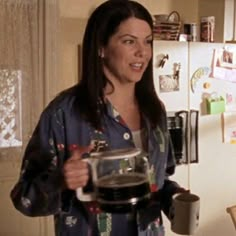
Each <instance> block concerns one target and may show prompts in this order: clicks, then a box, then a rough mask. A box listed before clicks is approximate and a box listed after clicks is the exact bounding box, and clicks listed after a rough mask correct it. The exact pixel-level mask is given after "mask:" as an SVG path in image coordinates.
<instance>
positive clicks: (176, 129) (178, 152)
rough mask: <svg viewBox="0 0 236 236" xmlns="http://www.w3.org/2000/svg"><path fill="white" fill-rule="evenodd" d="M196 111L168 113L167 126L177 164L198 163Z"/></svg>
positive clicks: (197, 113)
mask: <svg viewBox="0 0 236 236" xmlns="http://www.w3.org/2000/svg"><path fill="white" fill-rule="evenodd" d="M198 116H199V112H198V111H197V110H189V111H187V110H180V111H176V112H168V114H167V125H168V130H169V132H170V137H171V141H172V145H173V149H174V155H175V160H176V163H177V164H188V163H198Z"/></svg>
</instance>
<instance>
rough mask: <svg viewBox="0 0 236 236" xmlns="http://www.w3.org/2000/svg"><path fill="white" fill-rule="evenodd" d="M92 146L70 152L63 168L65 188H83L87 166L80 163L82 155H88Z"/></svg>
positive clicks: (77, 148) (86, 178)
mask: <svg viewBox="0 0 236 236" xmlns="http://www.w3.org/2000/svg"><path fill="white" fill-rule="evenodd" d="M92 149H93V146H92V145H90V146H86V147H78V146H76V148H74V150H72V155H71V157H70V158H69V159H68V160H67V161H66V162H65V164H64V167H63V175H64V181H65V186H66V188H68V189H71V190H76V189H77V188H80V187H84V186H85V185H86V184H87V182H88V178H89V170H88V164H87V163H86V162H85V161H82V155H83V154H85V153H89V152H90V151H91V150H92Z"/></svg>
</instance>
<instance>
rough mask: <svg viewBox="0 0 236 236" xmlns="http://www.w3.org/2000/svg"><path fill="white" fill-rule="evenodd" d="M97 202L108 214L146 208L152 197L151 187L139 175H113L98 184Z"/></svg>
mask: <svg viewBox="0 0 236 236" xmlns="http://www.w3.org/2000/svg"><path fill="white" fill-rule="evenodd" d="M95 185H96V194H97V201H98V203H99V205H100V208H101V209H102V210H104V211H106V212H113V213H114V212H115V213H124V212H129V211H133V210H134V209H137V208H141V207H144V206H145V205H146V204H147V202H148V200H149V197H150V185H149V182H148V179H147V177H146V176H145V175H143V174H139V173H127V174H112V175H108V176H104V177H102V178H100V179H99V180H98V181H97V182H96V184H95Z"/></svg>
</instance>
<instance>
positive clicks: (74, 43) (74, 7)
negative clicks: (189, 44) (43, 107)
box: [58, 0, 222, 90]
mask: <svg viewBox="0 0 236 236" xmlns="http://www.w3.org/2000/svg"><path fill="white" fill-rule="evenodd" d="M219 1H222V0H219ZM102 2H104V1H102V0H90V1H87V0H79V1H78V0H69V1H68V0H60V1H59V7H60V16H61V17H60V25H61V27H60V35H61V42H62V43H61V50H60V66H59V68H60V73H59V74H60V76H61V78H62V80H60V81H61V82H60V85H59V86H58V88H59V90H60V89H63V88H66V87H69V86H70V85H71V84H74V83H76V82H77V80H78V64H79V61H78V45H79V44H81V42H82V37H83V33H84V27H85V24H86V22H87V18H88V16H89V15H90V13H91V11H92V10H93V9H94V8H95V7H96V6H98V5H99V4H100V3H102ZM138 2H140V3H142V4H143V5H144V6H145V7H147V8H148V9H149V10H150V12H151V14H153V15H154V14H168V13H170V12H171V11H173V10H176V11H178V12H179V13H180V15H181V17H182V20H183V21H185V22H196V21H197V18H198V0H191V1H186V0H178V1H176V0H140V1H138ZM186 9H188V10H186Z"/></svg>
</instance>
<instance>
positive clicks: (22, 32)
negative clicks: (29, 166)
mask: <svg viewBox="0 0 236 236" xmlns="http://www.w3.org/2000/svg"><path fill="white" fill-rule="evenodd" d="M0 22H1V24H0V78H2V81H6V80H4V79H5V78H3V77H1V75H2V76H5V77H6V75H7V76H9V75H11V76H12V77H14V76H15V77H19V81H20V82H19V81H18V83H19V84H15V87H14V85H13V84H12V87H11V84H10V85H9V83H10V82H12V81H13V80H9V81H10V82H9V81H8V82H7V83H6V84H7V85H8V86H10V87H8V88H6V86H5V87H4V86H3V83H1V84H2V86H1V85H0V94H1V95H2V96H1V97H2V98H3V95H5V99H6V100H9V99H10V96H9V94H10V92H9V91H13V90H17V89H19V94H18V93H16V95H17V98H16V97H15V100H14V104H13V105H14V106H15V114H13V113H12V114H11V115H9V117H7V116H6V113H5V112H4V111H5V110H7V109H6V106H5V104H6V101H5V102H4V103H2V104H1V98H0V113H1V111H2V116H3V115H5V116H6V117H5V120H2V121H1V119H0V133H1V132H2V133H3V131H4V127H6V125H7V124H9V122H10V120H11V119H13V122H12V124H13V125H14V127H13V128H12V129H13V130H9V134H8V133H7V134H6V135H5V137H4V138H5V139H7V138H8V137H9V136H10V135H11V134H12V133H13V134H14V132H15V134H14V135H15V136H18V139H21V141H22V144H23V145H22V146H21V147H20V148H14V150H12V149H11V155H12V151H13V152H15V151H16V152H17V153H15V154H16V156H18V157H19V155H17V154H19V153H18V152H19V151H22V150H23V149H24V148H25V144H26V143H27V142H28V140H29V137H30V135H31V134H32V131H33V129H34V127H35V125H36V123H37V121H38V119H39V115H40V113H41V112H42V110H43V108H44V107H45V105H46V104H47V102H48V101H49V100H50V98H51V97H52V96H51V95H50V93H51V90H52V87H53V83H52V82H50V81H55V80H56V78H57V62H56V58H57V41H58V37H57V28H58V25H57V22H58V7H57V0H0ZM52 32H53V33H52ZM15 81H17V79H16V80H15ZM0 82H1V80H0ZM13 82H14V81H13ZM13 82H12V83H13ZM7 89H8V93H7V92H6V91H7ZM4 91H5V92H4ZM4 93H5V94H4ZM18 95H19V96H18ZM12 98H14V96H12ZM2 100H3V99H2ZM1 105H2V106H1ZM8 105H9V104H8ZM9 107H10V106H9ZM12 107H13V106H12ZM4 109H5V110H4ZM9 114H10V113H9ZM0 115H1V114H0ZM14 115H15V117H13V116H14ZM1 124H2V126H1ZM20 133H21V134H20ZM0 142H1V139H0ZM13 146H14V145H13ZM4 153H5V154H4ZM6 153H7V152H4V151H3V149H1V143H0V157H4V156H6V155H7V156H9V155H8V154H6ZM8 158H9V157H8Z"/></svg>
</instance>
